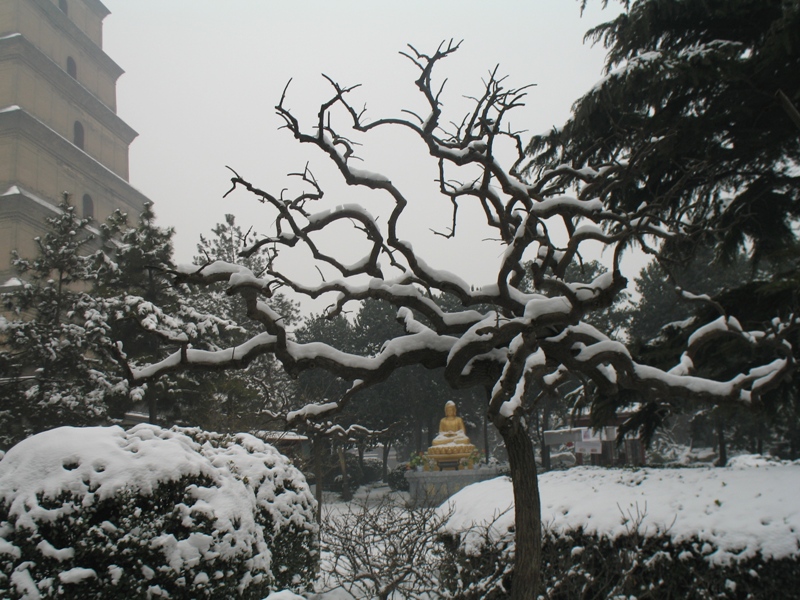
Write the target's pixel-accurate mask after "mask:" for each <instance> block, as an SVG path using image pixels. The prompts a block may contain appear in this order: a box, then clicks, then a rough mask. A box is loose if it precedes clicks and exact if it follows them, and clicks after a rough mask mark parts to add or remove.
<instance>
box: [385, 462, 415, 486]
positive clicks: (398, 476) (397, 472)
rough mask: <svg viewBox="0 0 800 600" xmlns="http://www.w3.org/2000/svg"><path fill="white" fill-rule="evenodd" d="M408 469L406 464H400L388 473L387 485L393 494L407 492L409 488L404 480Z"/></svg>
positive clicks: (406, 480)
mask: <svg viewBox="0 0 800 600" xmlns="http://www.w3.org/2000/svg"><path fill="white" fill-rule="evenodd" d="M408 469H409V466H408V463H402V464H399V465H397V466H396V467H395V468H394V469H392V470H391V471H389V477H388V479H389V481H387V483H388V484H389V487H390V488H391V489H392V491H393V492H398V491H400V492H407V491H408V490H409V487H410V486H409V485H408V479H406V473H407V472H408Z"/></svg>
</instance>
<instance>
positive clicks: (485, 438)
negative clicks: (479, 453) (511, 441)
mask: <svg viewBox="0 0 800 600" xmlns="http://www.w3.org/2000/svg"><path fill="white" fill-rule="evenodd" d="M483 455H484V458H485V459H486V462H487V463H488V462H489V459H490V458H491V456H489V415H487V414H484V415H483Z"/></svg>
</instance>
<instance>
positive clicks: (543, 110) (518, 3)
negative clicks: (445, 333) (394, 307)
mask: <svg viewBox="0 0 800 600" xmlns="http://www.w3.org/2000/svg"><path fill="white" fill-rule="evenodd" d="M104 3H105V5H106V6H107V7H108V8H109V10H110V11H111V15H110V16H108V17H107V18H106V20H105V27H104V49H105V51H106V52H107V53H108V54H109V55H110V56H111V57H112V58H113V59H114V60H115V61H116V62H117V63H118V64H119V65H120V66H121V67H122V68H123V69H124V70H125V71H126V74H125V75H123V76H122V77H121V79H120V81H119V85H118V88H117V99H118V113H119V114H120V116H121V117H122V118H123V119H124V120H125V121H127V122H128V123H129V124H130V125H131V126H132V127H133V128H134V129H136V130H137V131H138V132H139V137H138V138H137V139H136V140H135V141H134V143H133V145H132V147H131V158H130V163H131V171H130V172H131V177H130V180H131V183H132V184H133V185H134V187H136V188H138V189H139V190H141V191H142V192H144V193H145V194H146V195H147V196H149V197H150V198H151V199H152V200H153V201H154V202H155V203H156V212H157V215H158V221H159V223H160V224H161V225H163V226H172V227H174V228H175V229H176V231H177V236H176V254H177V258H178V260H179V261H181V262H183V261H189V260H190V259H191V257H192V256H193V254H194V252H195V246H196V244H197V240H198V237H199V235H200V234H201V233H208V232H209V231H210V229H211V228H212V227H213V226H214V225H215V224H216V223H219V222H221V221H223V219H224V215H225V213H233V214H235V215H236V217H237V222H239V223H240V224H242V225H243V226H244V227H245V229H246V228H248V227H250V226H251V225H252V226H253V227H254V228H255V229H256V230H257V231H259V232H263V233H266V232H268V231H269V230H270V222H269V218H267V220H266V221H265V220H264V212H263V208H262V207H261V205H259V204H258V203H257V202H256V201H255V200H254V199H252V198H249V197H248V196H247V195H244V194H238V195H235V196H234V197H232V198H229V199H227V200H223V199H222V195H223V194H224V193H225V191H226V190H227V189H228V187H229V178H230V173H229V172H228V171H227V170H226V168H225V166H226V165H230V166H231V167H232V168H234V169H236V170H237V171H238V172H239V173H240V174H242V175H243V176H245V177H246V178H248V179H250V180H252V181H253V183H255V184H257V185H259V186H260V187H262V188H264V189H268V190H271V191H275V192H278V191H279V190H280V189H282V188H283V187H285V185H286V174H287V173H289V172H291V171H297V170H301V169H302V168H303V166H304V165H305V164H306V162H307V161H310V165H311V168H312V169H315V174H319V173H322V174H323V175H324V176H325V177H327V178H328V179H326V180H325V181H323V184H325V185H328V184H332V182H330V181H329V179H330V178H335V173H333V172H327V171H325V168H326V166H325V165H324V162H325V161H324V158H323V157H322V156H321V155H320V153H318V152H317V153H314V152H311V151H310V149H308V148H298V146H297V144H296V143H295V142H294V141H293V139H292V138H291V136H290V135H289V134H288V132H286V131H279V129H278V128H279V126H280V120H279V119H278V118H277V117H276V115H275V111H274V106H275V104H276V103H277V102H278V100H279V98H280V96H281V92H282V90H283V88H284V86H285V85H286V83H287V81H288V80H289V79H290V78H292V79H293V81H292V85H291V86H290V88H289V93H288V104H289V105H290V106H291V107H292V108H293V109H295V110H297V111H298V113H299V114H300V115H301V116H308V117H311V116H312V115H313V114H314V113H315V112H316V109H317V107H318V105H319V103H320V102H322V101H324V100H326V99H327V98H328V95H329V93H330V88H329V87H328V84H327V83H326V82H325V81H324V80H323V78H322V77H321V73H325V74H327V75H330V76H331V77H333V78H334V79H336V80H337V81H339V82H340V83H342V84H348V85H349V84H354V83H361V84H363V88H362V89H360V90H359V92H358V95H357V96H356V98H357V103H366V105H367V108H368V111H369V114H370V115H371V116H373V117H377V116H396V115H398V114H399V111H400V110H401V109H402V108H404V107H409V106H410V107H415V106H416V107H419V106H420V100H419V95H418V93H417V92H416V91H415V88H414V85H413V82H414V80H415V78H416V71H415V69H414V67H413V66H412V65H411V63H410V62H409V61H408V60H407V59H405V58H403V57H402V56H400V55H399V51H401V50H403V49H404V48H405V46H406V44H408V43H410V44H412V45H414V46H415V47H417V48H418V49H419V50H422V51H427V52H433V51H434V50H435V48H436V46H437V45H438V44H439V43H440V42H441V41H442V40H449V39H451V38H453V39H455V40H463V44H462V48H461V50H459V52H458V53H457V54H456V55H455V56H453V57H452V58H450V59H448V60H447V61H445V62H444V63H442V65H441V68H440V70H439V72H438V73H439V77H440V79H443V78H445V77H446V78H448V83H447V88H446V90H447V94H449V95H445V101H448V100H449V101H451V102H453V103H455V104H456V105H457V104H458V102H463V99H462V95H465V94H478V93H480V91H481V87H480V86H481V78H482V77H484V76H485V75H486V74H487V73H488V71H489V70H490V69H492V68H493V67H495V66H496V65H499V66H500V72H501V73H503V74H507V75H508V76H509V80H508V83H509V85H511V86H522V85H525V84H528V83H533V84H536V87H534V88H532V89H531V91H530V93H529V96H528V98H527V105H526V107H525V108H523V109H520V110H518V111H517V112H516V114H514V115H513V118H512V123H513V125H514V127H515V128H516V129H525V130H528V131H529V132H531V133H538V132H542V131H545V130H547V129H549V128H550V127H552V126H554V125H560V124H561V123H562V122H563V121H564V120H565V118H566V117H567V116H568V114H569V108H570V105H571V103H572V102H573V101H574V100H575V99H577V98H578V97H579V96H580V95H581V94H582V93H583V92H585V91H586V90H587V89H589V88H590V87H591V86H592V85H593V84H594V83H595V82H596V81H597V80H599V79H600V77H601V76H602V73H601V68H602V62H603V58H604V56H605V51H604V49H603V48H602V47H595V48H591V47H590V46H589V45H588V44H584V43H583V35H584V33H585V31H586V30H587V29H589V28H590V27H591V26H593V25H595V24H597V23H599V22H602V21H606V20H609V19H611V18H612V17H613V16H614V15H615V14H616V12H617V8H616V7H611V6H610V7H609V8H608V9H606V10H605V11H603V10H601V2H600V0H596V1H594V2H590V3H589V4H590V5H589V7H588V9H587V11H586V12H585V13H584V15H583V16H582V17H581V14H580V5H579V3H578V2H577V1H575V2H571V1H569V0H493V1H488V0H480V1H479V0H424V1H422V0H401V1H381V0H313V1H311V0H306V1H304V0H293V1H286V0H283V1H281V2H275V1H272V0H227V1H226V2H222V1H220V0H135V1H134V0H104ZM401 146H402V144H398V145H397V147H395V146H394V145H392V147H393V148H394V149H395V150H396V152H394V153H393V154H389V155H386V156H385V157H384V161H385V162H383V163H380V162H379V166H378V167H376V168H381V167H383V166H384V165H390V166H391V167H392V168H394V169H399V168H403V169H404V170H407V171H410V172H412V173H416V172H417V166H416V163H415V162H414V158H413V157H409V156H406V155H403V154H402V152H401V151H400V149H401ZM364 152H368V150H367V149H365V150H364ZM377 154H380V151H379V152H377ZM369 166H370V167H372V166H373V165H372V164H370V165H369ZM373 170H374V169H373ZM422 172H423V173H424V170H423V171H422ZM318 176H320V175H318ZM391 176H392V177H393V179H394V177H395V174H392V175H391ZM325 177H323V178H325ZM420 177H421V178H424V179H432V177H431V178H428V177H427V174H425V175H424V176H423V175H421V176H420ZM411 185H413V184H411ZM349 201H352V199H351V198H350V197H349V195H348V196H347V197H344V198H342V200H341V203H344V202H349ZM443 218H444V219H445V220H446V219H447V214H446V212H445V214H444V216H443ZM467 233H468V232H467V231H466V229H465V236H466V234H467ZM425 243H427V242H425ZM474 246H475V244H473V247H474ZM458 248H459V246H457V245H453V246H441V245H440V246H435V245H434V246H431V252H432V253H433V258H431V259H429V262H436V261H440V262H441V264H440V265H437V266H440V267H441V268H447V269H450V270H458V269H457V268H456V266H457V263H458V262H461V264H462V266H463V262H464V261H463V260H462V261H459V260H458V259H456V258H455V257H456V256H458V257H461V250H460V249H458ZM454 249H456V250H454ZM497 256H498V251H497V249H496V248H478V253H477V254H475V255H474V256H473V257H471V258H470V262H469V265H468V268H469V273H470V276H471V277H475V278H476V281H475V283H476V284H480V283H485V281H481V280H480V278H481V277H483V278H484V279H486V278H488V277H490V275H491V268H492V267H493V265H494V264H495V262H496V261H495V259H496V258H497ZM484 258H485V260H484ZM484 271H485V275H484Z"/></svg>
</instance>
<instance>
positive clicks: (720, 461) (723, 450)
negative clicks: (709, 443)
mask: <svg viewBox="0 0 800 600" xmlns="http://www.w3.org/2000/svg"><path fill="white" fill-rule="evenodd" d="M717 446H718V447H719V458H717V462H716V465H717V466H718V467H724V466H725V465H727V464H728V447H727V445H726V441H725V427H724V425H723V423H722V420H721V419H720V420H719V421H717Z"/></svg>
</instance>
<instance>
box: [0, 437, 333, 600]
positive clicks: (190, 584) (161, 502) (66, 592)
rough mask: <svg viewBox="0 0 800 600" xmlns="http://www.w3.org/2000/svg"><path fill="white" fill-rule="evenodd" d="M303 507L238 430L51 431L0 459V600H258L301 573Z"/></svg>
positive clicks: (283, 472) (305, 498)
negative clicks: (219, 432)
mask: <svg viewBox="0 0 800 600" xmlns="http://www.w3.org/2000/svg"><path fill="white" fill-rule="evenodd" d="M314 510H315V505H314V499H313V497H312V496H311V494H310V492H309V489H308V486H307V484H306V481H305V478H304V477H303V475H302V474H301V473H300V472H299V471H298V470H297V469H295V468H294V467H293V466H292V465H291V464H290V462H289V461H288V459H287V458H286V457H284V456H283V455H281V454H280V453H279V452H278V451H277V450H275V449H274V448H273V447H272V446H269V445H267V444H265V443H264V442H262V441H261V440H258V439H257V438H255V437H253V436H250V435H247V434H238V435H236V436H222V435H217V434H209V433H207V432H202V431H199V430H191V429H177V428H176V429H171V430H165V429H160V428H158V427H155V426H152V425H139V426H136V427H134V428H133V429H130V430H128V431H124V430H123V429H121V428H119V427H92V428H72V427H61V428H58V429H53V430H51V431H47V432H44V433H40V434H38V435H35V436H33V437H30V438H28V439H26V440H24V441H22V442H20V443H19V444H17V445H16V446H15V447H13V448H11V449H10V450H9V451H8V452H7V454H6V455H5V457H4V458H3V459H2V461H0V597H2V598H26V599H34V598H54V597H61V598H65V597H68V598H103V599H109V598H120V599H123V598H124V599H126V600H129V599H136V598H157V597H164V598H173V599H175V598H233V597H236V598H252V599H261V598H264V597H265V596H267V595H268V594H269V593H270V592H271V591H274V590H276V589H282V588H289V587H294V588H295V589H296V588H298V587H302V586H303V585H304V584H305V583H307V582H308V581H310V580H311V579H312V578H313V577H314V573H315V570H316V564H317V560H318V550H317V547H316V538H317V528H316V525H315V521H314Z"/></svg>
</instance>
